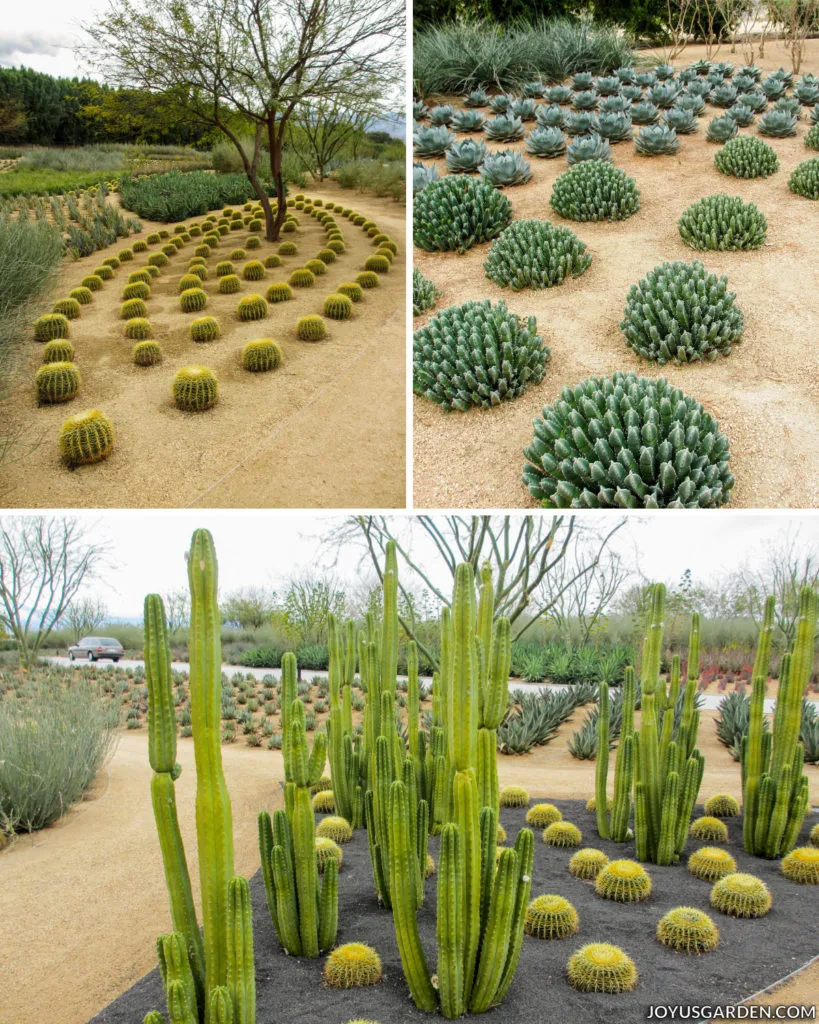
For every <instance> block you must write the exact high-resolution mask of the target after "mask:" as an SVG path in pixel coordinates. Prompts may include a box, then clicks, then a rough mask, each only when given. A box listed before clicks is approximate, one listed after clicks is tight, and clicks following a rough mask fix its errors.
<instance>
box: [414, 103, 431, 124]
mask: <svg viewBox="0 0 819 1024" xmlns="http://www.w3.org/2000/svg"><path fill="white" fill-rule="evenodd" d="M428 113H429V107H428V106H427V105H426V103H424V102H423V100H414V101H413V104H412V119H413V121H423V120H424V118H425V117H426V116H427V114H428Z"/></svg>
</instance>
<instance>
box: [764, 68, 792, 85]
mask: <svg viewBox="0 0 819 1024" xmlns="http://www.w3.org/2000/svg"><path fill="white" fill-rule="evenodd" d="M768 77H769V78H775V79H777V80H778V81H780V82H782V83H783V85H784V86H785V88H786V89H790V87H791V86H792V85H793V72H792V71H786V70H785V68H777V69H776V71H772V72H771V73H770V75H769V76H768Z"/></svg>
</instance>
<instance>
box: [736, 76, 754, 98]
mask: <svg viewBox="0 0 819 1024" xmlns="http://www.w3.org/2000/svg"><path fill="white" fill-rule="evenodd" d="M755 87H756V79H755V78H754V77H753V75H746V74H743V73H740V74H738V75H734V88H735V89H736V91H737V92H738V93H739V94H740V95H742V93H744V92H750V91H751V90H752V89H754V88H755Z"/></svg>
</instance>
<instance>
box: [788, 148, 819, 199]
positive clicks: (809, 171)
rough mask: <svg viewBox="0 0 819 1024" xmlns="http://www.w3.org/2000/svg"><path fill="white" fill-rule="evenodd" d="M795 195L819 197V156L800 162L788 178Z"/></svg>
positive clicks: (807, 197)
mask: <svg viewBox="0 0 819 1024" xmlns="http://www.w3.org/2000/svg"><path fill="white" fill-rule="evenodd" d="M788 188H789V189H790V190H791V192H793V194H794V195H797V196H804V197H805V198H806V199H819V157H814V158H813V159H812V160H804V161H803V162H802V163H801V164H798V165H797V166H796V167H795V168H794V171H793V173H792V174H791V176H790V178H789V180H788Z"/></svg>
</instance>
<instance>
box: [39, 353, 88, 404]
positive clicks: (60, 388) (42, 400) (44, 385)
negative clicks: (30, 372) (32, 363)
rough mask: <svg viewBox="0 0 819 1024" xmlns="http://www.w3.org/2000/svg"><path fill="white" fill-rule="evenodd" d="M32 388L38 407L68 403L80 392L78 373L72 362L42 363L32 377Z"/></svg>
mask: <svg viewBox="0 0 819 1024" xmlns="http://www.w3.org/2000/svg"><path fill="white" fill-rule="evenodd" d="M34 386H35V389H36V392H37V402H38V403H39V404H40V405H56V404H58V403H60V402H70V401H71V399H72V398H74V397H75V396H76V394H77V392H78V391H79V390H80V371H79V370H78V369H77V367H76V366H75V365H74V363H72V362H60V363H52V362H49V363H44V364H43V365H42V366H41V367H40V368H39V370H37V372H36V373H35V375H34Z"/></svg>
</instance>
